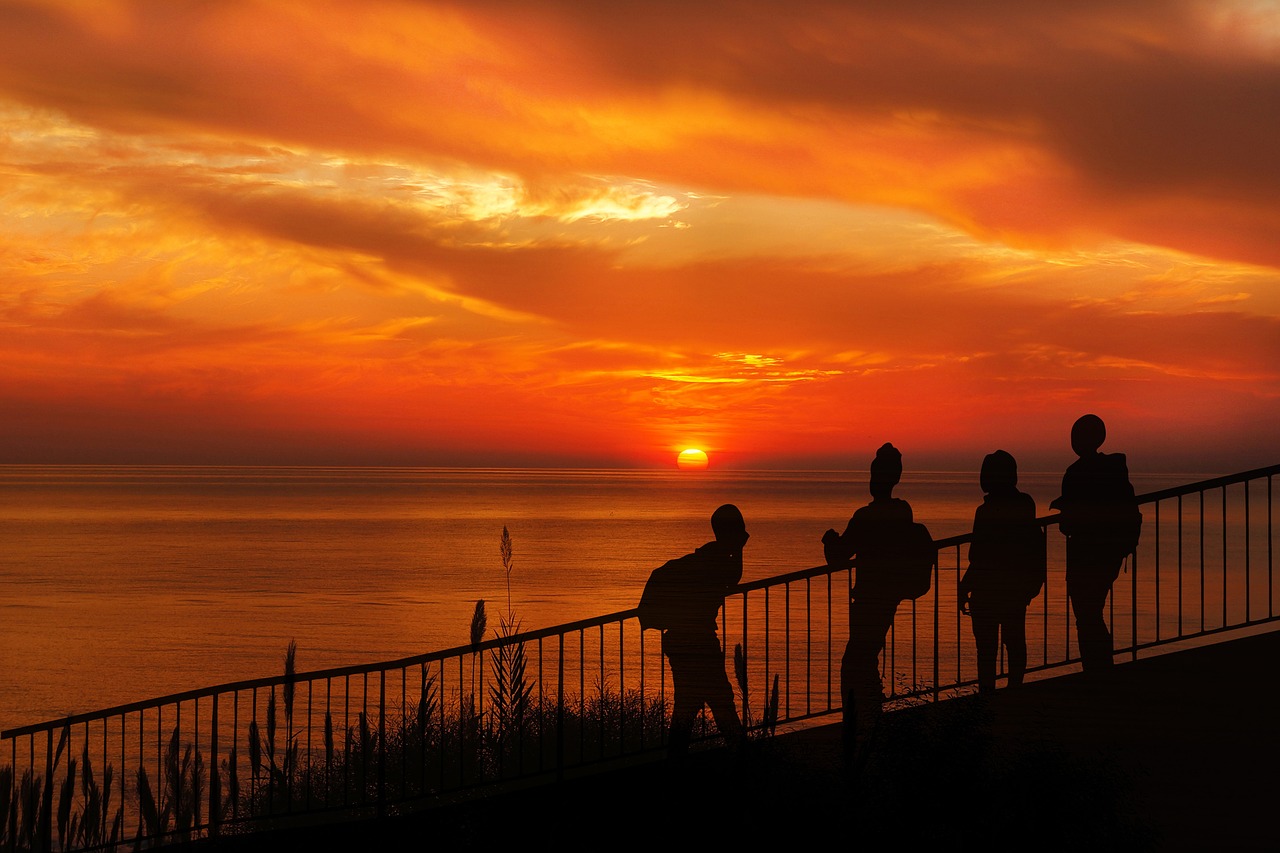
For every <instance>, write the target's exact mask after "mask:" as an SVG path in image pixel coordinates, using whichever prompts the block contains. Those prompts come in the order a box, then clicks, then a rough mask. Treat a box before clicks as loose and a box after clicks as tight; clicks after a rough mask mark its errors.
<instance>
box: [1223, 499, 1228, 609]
mask: <svg viewBox="0 0 1280 853" xmlns="http://www.w3.org/2000/svg"><path fill="white" fill-rule="evenodd" d="M1222 627H1223V628H1225V627H1227V487H1226V486H1223V487H1222Z"/></svg>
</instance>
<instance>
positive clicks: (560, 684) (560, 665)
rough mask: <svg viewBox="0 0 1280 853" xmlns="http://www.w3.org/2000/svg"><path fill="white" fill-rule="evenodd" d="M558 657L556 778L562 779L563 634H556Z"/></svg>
mask: <svg viewBox="0 0 1280 853" xmlns="http://www.w3.org/2000/svg"><path fill="white" fill-rule="evenodd" d="M556 638H557V639H558V640H559V643H558V646H557V655H558V657H559V660H558V665H557V671H556V780H557V781H561V782H563V781H564V746H565V744H564V640H565V635H564V634H557V635H556Z"/></svg>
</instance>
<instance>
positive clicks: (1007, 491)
mask: <svg viewBox="0 0 1280 853" xmlns="http://www.w3.org/2000/svg"><path fill="white" fill-rule="evenodd" d="M979 482H980V483H981V485H982V491H983V492H985V493H986V497H984V498H983V499H982V505H981V506H979V507H978V509H977V511H976V512H975V513H974V514H973V541H972V542H971V543H970V545H969V568H968V570H967V571H966V572H965V573H964V577H963V578H961V579H960V609H961V610H962V611H963V612H965V613H968V614H969V616H970V617H971V618H972V620H973V639H974V642H975V643H976V644H977V646H978V692H979V693H990V692H993V691H994V690H995V689H996V653H997V651H998V649H999V645H1000V641H1003V642H1004V647H1005V649H1006V651H1007V653H1008V657H1009V666H1008V670H1009V686H1010V687H1016V686H1018V685H1019V684H1021V683H1022V677H1023V675H1024V674H1025V673H1026V671H1027V626H1026V622H1027V605H1028V604H1030V603H1031V599H1033V598H1035V596H1036V594H1037V593H1039V591H1040V587H1041V585H1042V584H1043V583H1044V534H1043V533H1042V532H1041V530H1040V526H1039V525H1038V524H1036V502H1035V501H1034V500H1033V499H1032V498H1031V496H1030V495H1028V494H1027V493H1026V492H1020V491H1018V463H1017V462H1016V461H1015V460H1014V458H1013V456H1011V455H1010V454H1008V453H1006V452H1005V451H1003V450H997V451H996V452H995V453H992V454H989V455H988V456H987V457H986V458H984V459H983V460H982V472H981V474H980V475H979Z"/></svg>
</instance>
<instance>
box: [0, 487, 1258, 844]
mask: <svg viewBox="0 0 1280 853" xmlns="http://www.w3.org/2000/svg"><path fill="white" fill-rule="evenodd" d="M1277 474H1280V465H1278V466H1273V467H1270V468H1263V469H1258V470H1254V471H1246V472H1243V473H1240V474H1236V475H1233V476H1229V477H1222V478H1218V479H1214V480H1208V481H1204V482H1199V483H1192V484H1189V485H1186V486H1181V487H1178V488H1174V489H1166V490H1163V491H1160V492H1154V493H1151V494H1147V495H1142V496H1140V498H1139V500H1140V502H1141V503H1142V505H1143V512H1144V525H1143V532H1142V540H1141V542H1140V544H1139V547H1138V549H1137V552H1136V553H1135V554H1134V555H1133V556H1131V557H1130V558H1129V560H1128V561H1127V562H1128V564H1127V567H1126V571H1125V572H1123V573H1122V574H1121V575H1120V577H1119V579H1118V580H1117V582H1116V584H1115V586H1114V587H1113V590H1112V595H1111V598H1110V607H1109V618H1110V624H1111V626H1112V628H1113V632H1114V634H1115V646H1116V653H1117V655H1124V654H1127V655H1129V656H1131V657H1133V658H1136V657H1137V656H1138V655H1139V653H1140V652H1141V651H1143V650H1146V649H1150V648H1153V647H1156V646H1167V645H1170V644H1176V643H1188V642H1195V641H1198V640H1199V641H1203V640H1204V639H1206V638H1213V637H1214V635H1218V634H1222V633H1223V632H1227V631H1236V630H1239V629H1244V628H1249V627H1252V626H1257V625H1261V624H1263V623H1269V622H1273V621H1275V620H1276V619H1277V616H1276V607H1275V594H1274V549H1275V537H1276V528H1275V524H1274V513H1273V509H1272V479H1273V477H1274V476H1276V475H1277ZM1264 492H1265V498H1264ZM1039 521H1040V523H1041V524H1042V525H1044V526H1045V527H1046V529H1047V528H1048V527H1051V526H1053V525H1055V524H1056V521H1057V516H1046V517H1044V518H1041V519H1039ZM968 544H969V536H968V535H963V536H956V537H951V538H948V539H942V540H939V541H937V542H936V545H937V547H938V561H937V563H936V564H935V567H934V582H933V585H932V588H931V590H930V591H929V592H928V593H927V594H926V595H925V596H923V597H921V598H920V599H917V600H915V601H911V602H908V603H904V604H903V605H901V606H900V607H899V612H898V614H897V617H896V619H895V621H894V624H893V627H892V628H891V630H890V634H889V637H888V639H887V642H886V647H885V651H884V655H883V657H882V667H883V673H884V676H885V682H886V692H887V698H888V700H889V701H890V703H891V704H892V703H895V702H896V703H910V702H918V701H929V700H935V701H936V700H937V699H939V698H942V697H943V696H945V695H947V694H949V693H953V692H957V691H960V692H963V691H966V690H969V689H971V688H972V687H973V685H975V684H976V680H977V679H976V671H977V666H976V653H975V650H974V647H973V641H972V639H971V638H970V635H969V631H968V627H967V625H966V624H965V622H966V617H963V616H961V614H960V612H959V608H958V606H957V600H958V599H957V586H958V582H959V577H960V574H961V573H962V570H963V567H964V565H965V561H966V558H967V548H968ZM853 571H854V570H851V569H850V568H845V567H840V568H831V567H826V566H823V567H818V568H813V569H807V570H803V571H797V572H793V573H790V574H786V575H782V576H778V577H772V578H767V579H763V580H758V581H753V582H750V583H746V584H742V585H741V586H739V587H738V589H737V591H736V593H735V594H734V595H732V596H730V598H729V599H728V600H726V602H725V607H724V610H723V613H722V622H721V632H722V636H723V637H724V645H725V652H726V666H727V668H729V670H730V672H731V673H732V676H733V680H734V681H735V682H736V683H737V688H738V696H739V699H740V702H741V712H742V714H743V716H744V718H745V721H746V722H748V724H749V725H751V726H753V727H754V728H755V729H756V730H757V731H770V732H771V731H772V728H773V727H774V726H776V725H779V724H781V725H804V724H806V723H807V722H810V721H815V720H820V719H821V718H823V717H825V716H826V715H829V714H832V713H834V712H837V711H839V709H840V698H839V696H840V690H839V659H840V656H841V653H842V652H843V648H844V645H845V643H846V642H847V641H848V633H849V628H848V625H849V620H848V614H849V590H850V588H851V585H852V580H853ZM1117 611H1119V617H1117ZM1071 621H1072V620H1071V615H1070V609H1069V605H1068V602H1067V596H1066V583H1065V560H1064V548H1063V544H1062V537H1060V536H1053V535H1052V532H1051V531H1050V536H1049V563H1048V579H1047V582H1046V584H1045V587H1044V589H1043V591H1042V592H1041V594H1040V596H1039V598H1038V599H1036V600H1035V601H1033V603H1032V605H1031V607H1030V608H1029V611H1028V620H1027V644H1028V651H1029V661H1028V673H1037V672H1045V673H1047V672H1049V671H1066V670H1070V669H1072V668H1074V667H1076V666H1077V665H1078V662H1079V655H1078V649H1077V647H1076V644H1075V640H1074V633H1075V632H1074V629H1073V628H1072V626H1071ZM669 685H670V680H669V676H668V674H667V669H666V666H665V662H664V660H663V658H662V653H661V650H660V644H659V642H658V635H657V634H656V633H655V632H644V631H642V630H641V629H640V626H639V623H638V621H637V618H636V611H635V610H626V611H621V612H618V613H612V614H608V615H605V616H600V617H597V618H593V619H586V620H582V621H578V622H573V623H569V624H566V625H559V626H555V627H552V628H546V629H543V630H537V631H526V632H522V633H520V634H517V635H515V636H512V637H505V638H495V639H489V640H485V641H483V642H480V643H477V644H475V645H467V646H458V647H456V648H452V649H446V650H444V651H438V652H432V653H429V654H423V655H417V656H413V657H409V658H403V659H400V660H394V661H384V662H380V663H376V664H370V665H362V666H348V667H339V668H333V669H326V670H319V671H313V672H303V673H290V672H287V671H286V672H284V673H282V674H280V675H275V676H270V677H264V678H257V679H251V680H247V681H239V682H235V683H230V684H223V685H218V686H216V687H209V688H204V689H201V690H192V691H187V692H183V693H177V694H173V695H170V696H163V697H160V698H157V699H150V700H147V701H144V702H135V703H131V704H128V705H121V706H117V707H114V708H108V709H105V710H100V711H94V712H92V713H87V714H77V715H73V716H70V717H66V718H63V719H59V720H52V721H48V722H44V723H38V724H35V725H29V726H23V727H20V728H15V729H11V730H9V731H5V732H3V733H2V734H0V850H27V849H43V850H50V849H101V848H106V847H113V846H118V845H121V844H128V845H135V844H137V843H139V842H141V843H142V844H143V845H144V846H145V845H151V844H160V843H164V842H166V841H177V840H186V839H190V838H194V837H199V836H211V837H216V836H218V835H219V834H222V833H231V832H243V831H251V830H253V829H257V828H264V827H268V826H280V825H287V824H288V823H289V822H291V821H296V820H307V821H315V820H321V819H324V817H325V816H326V815H328V816H333V817H346V816H352V815H384V814H391V813H397V812H402V811H406V810H411V809H414V808H420V807H425V806H430V805H431V804H434V803H439V802H442V801H444V800H446V799H448V798H451V797H455V796H466V795H471V794H474V793H480V792H483V791H485V790H488V789H490V788H494V787H501V786H509V785H513V784H535V783H537V782H539V781H546V780H554V779H556V778H560V777H563V776H564V775H566V774H571V773H578V772H584V771H587V770H589V769H590V768H592V767H598V766H599V765H601V764H602V763H606V762H613V761H617V760H620V759H628V758H631V757H636V756H645V755H648V754H652V753H653V752H654V751H655V750H656V749H658V748H660V747H661V746H662V745H663V744H664V743H665V739H666V728H667V724H668V721H669V712H670V708H671V701H670V698H669V697H668V692H669V689H670V688H669ZM775 696H776V700H775V699H774V697H775ZM701 725H702V733H703V734H709V731H710V730H709V729H708V728H707V727H706V721H705V720H703V721H702V723H701Z"/></svg>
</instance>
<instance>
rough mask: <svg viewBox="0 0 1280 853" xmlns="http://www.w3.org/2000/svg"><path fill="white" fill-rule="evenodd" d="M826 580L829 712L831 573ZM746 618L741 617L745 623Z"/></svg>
mask: <svg viewBox="0 0 1280 853" xmlns="http://www.w3.org/2000/svg"><path fill="white" fill-rule="evenodd" d="M826 578H827V710H828V711H830V710H831V646H832V642H831V640H832V637H831V625H832V621H831V573H830V572H828V573H827V575H826ZM745 619H746V617H745V616H744V617H743V620H744V622H745ZM768 689H769V682H768V681H766V682H765V690H768Z"/></svg>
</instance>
